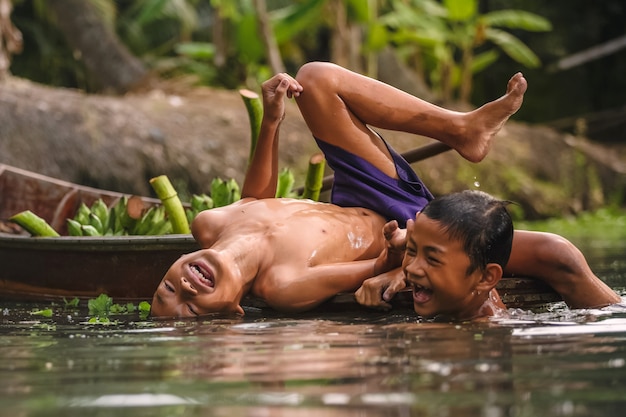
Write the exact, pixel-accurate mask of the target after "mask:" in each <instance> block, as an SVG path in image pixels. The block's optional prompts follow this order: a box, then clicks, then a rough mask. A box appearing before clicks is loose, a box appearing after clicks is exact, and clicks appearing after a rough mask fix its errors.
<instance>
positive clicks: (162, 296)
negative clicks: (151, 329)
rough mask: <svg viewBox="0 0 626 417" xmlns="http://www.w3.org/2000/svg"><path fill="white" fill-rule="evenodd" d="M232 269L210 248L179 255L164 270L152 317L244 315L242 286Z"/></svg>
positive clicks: (153, 299)
mask: <svg viewBox="0 0 626 417" xmlns="http://www.w3.org/2000/svg"><path fill="white" fill-rule="evenodd" d="M234 278H235V277H234V274H233V272H232V268H230V267H229V263H228V262H226V260H225V259H223V257H222V256H221V253H220V252H217V251H215V250H212V249H202V250H199V251H197V252H193V253H190V254H187V255H183V256H181V257H180V258H179V259H178V260H177V261H176V262H174V264H173V265H172V266H171V267H170V269H169V270H168V271H167V273H166V274H165V276H164V277H163V279H162V280H161V283H160V284H159V287H158V288H157V290H156V292H155V293H154V297H153V298H152V308H151V312H150V314H151V315H152V316H153V317H195V316H201V315H203V314H208V313H215V312H234V313H239V314H243V309H242V308H241V307H240V305H239V302H240V301H241V294H242V293H243V288H242V286H241V285H240V283H239V281H238V280H237V279H234Z"/></svg>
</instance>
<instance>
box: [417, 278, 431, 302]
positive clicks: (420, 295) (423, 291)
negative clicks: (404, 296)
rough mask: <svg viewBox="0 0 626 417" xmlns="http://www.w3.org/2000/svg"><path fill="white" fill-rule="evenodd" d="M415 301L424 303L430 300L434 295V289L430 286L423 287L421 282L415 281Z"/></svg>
mask: <svg viewBox="0 0 626 417" xmlns="http://www.w3.org/2000/svg"><path fill="white" fill-rule="evenodd" d="M412 285H413V302H414V303H416V304H423V303H426V302H428V301H430V299H431V298H432V296H433V290H431V289H430V288H426V287H423V286H421V285H419V284H415V283H413V284H412Z"/></svg>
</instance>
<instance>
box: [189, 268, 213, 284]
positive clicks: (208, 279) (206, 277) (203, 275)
mask: <svg viewBox="0 0 626 417" xmlns="http://www.w3.org/2000/svg"><path fill="white" fill-rule="evenodd" d="M189 269H191V272H192V273H193V274H194V276H195V277H196V278H197V280H198V282H199V283H200V284H202V285H204V286H207V287H210V288H213V287H215V279H214V278H213V274H212V273H211V271H208V270H206V269H204V268H203V267H201V266H200V265H198V264H189Z"/></svg>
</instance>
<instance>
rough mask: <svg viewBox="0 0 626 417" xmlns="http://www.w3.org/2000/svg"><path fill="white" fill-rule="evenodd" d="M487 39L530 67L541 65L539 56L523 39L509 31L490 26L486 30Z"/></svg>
mask: <svg viewBox="0 0 626 417" xmlns="http://www.w3.org/2000/svg"><path fill="white" fill-rule="evenodd" d="M485 36H486V38H487V39H489V40H490V41H492V42H493V43H495V44H496V45H498V46H499V47H500V48H502V50H503V51H504V53H506V54H507V55H508V56H510V57H511V58H512V59H514V60H515V61H517V62H519V63H520V64H522V65H524V66H526V67H528V68H537V67H539V66H541V61H540V60H539V57H538V56H537V55H535V53H534V52H533V51H531V50H530V49H529V48H528V47H527V46H526V45H525V44H524V43H523V42H522V41H520V40H519V39H518V38H516V37H515V36H513V35H511V34H510V33H508V32H504V31H502V30H499V29H493V28H488V29H486V30H485Z"/></svg>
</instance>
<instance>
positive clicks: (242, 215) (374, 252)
mask: <svg viewBox="0 0 626 417" xmlns="http://www.w3.org/2000/svg"><path fill="white" fill-rule="evenodd" d="M383 225H384V219H383V218H381V217H380V216H378V215H377V214H375V213H373V212H371V211H369V210H365V209H360V208H344V207H338V206H335V205H332V204H326V203H316V202H311V201H306V200H293V199H261V200H255V199H245V200H241V201H240V202H238V203H235V204H232V205H230V206H227V207H222V208H219V209H212V210H207V211H205V212H203V213H201V214H200V215H199V216H198V217H196V219H195V220H194V222H193V224H192V232H193V234H194V237H195V238H196V240H197V241H198V243H199V244H200V246H201V247H202V248H205V249H202V250H200V251H197V252H194V253H191V254H188V255H184V256H182V257H181V258H180V259H178V260H177V261H176V262H175V263H174V264H173V265H172V266H171V267H170V269H169V270H168V271H167V273H166V274H165V276H164V278H163V280H162V281H161V283H160V284H159V286H158V288H157V290H156V292H155V294H154V297H153V300H152V315H153V316H159V317H163V316H167V317H190V316H197V315H204V314H208V313H212V312H230V313H239V314H243V309H242V308H241V306H240V302H241V299H242V298H243V297H244V296H245V295H246V294H248V293H250V294H252V295H254V296H257V297H259V298H261V299H264V300H265V301H266V302H267V303H268V305H270V306H271V307H274V308H276V309H279V310H288V311H301V310H304V309H308V308H311V307H313V306H315V305H317V304H319V303H321V302H323V301H324V300H326V299H327V298H329V297H331V296H333V295H335V294H336V293H338V292H343V291H353V290H355V289H356V288H358V286H359V285H361V283H362V282H363V280H364V279H366V278H369V277H371V276H372V274H373V271H374V263H375V261H376V258H377V256H378V255H379V254H380V253H381V251H382V248H383V246H384V243H385V241H384V237H383V234H382V228H383ZM355 261H357V262H355Z"/></svg>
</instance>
